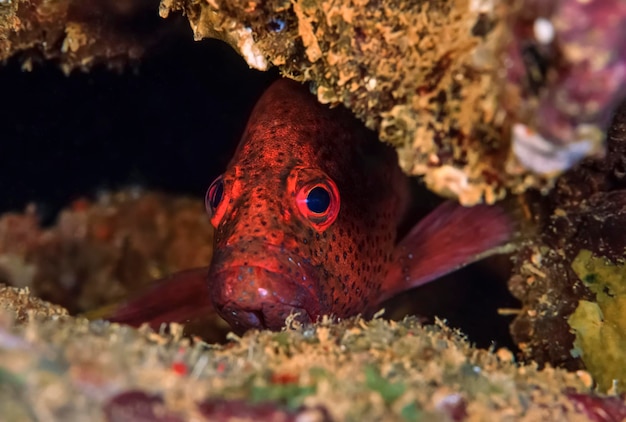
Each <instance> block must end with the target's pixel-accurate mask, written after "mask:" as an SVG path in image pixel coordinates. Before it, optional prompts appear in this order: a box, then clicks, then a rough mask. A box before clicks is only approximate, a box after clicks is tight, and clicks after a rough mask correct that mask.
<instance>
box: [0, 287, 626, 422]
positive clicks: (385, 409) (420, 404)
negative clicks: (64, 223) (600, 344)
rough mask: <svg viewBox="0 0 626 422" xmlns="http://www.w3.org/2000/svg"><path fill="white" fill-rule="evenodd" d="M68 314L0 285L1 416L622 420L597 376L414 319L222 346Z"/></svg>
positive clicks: (271, 335)
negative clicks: (523, 361) (597, 388)
mask: <svg viewBox="0 0 626 422" xmlns="http://www.w3.org/2000/svg"><path fill="white" fill-rule="evenodd" d="M181 333H182V330H181V328H180V326H176V325H173V326H170V327H169V328H168V329H165V330H163V332H161V333H155V332H152V331H151V330H145V329H140V330H135V329H132V328H130V327H125V326H119V325H117V324H108V323H103V322H101V321H100V322H98V321H95V322H91V323H90V322H88V321H87V320H85V319H82V318H73V317H69V316H67V314H66V311H65V310H64V309H62V308H60V307H58V306H54V305H50V304H48V303H46V302H43V301H40V300H38V299H35V298H33V297H32V296H29V294H28V292H27V291H24V290H19V289H14V288H2V289H0V362H1V363H0V380H2V382H1V383H0V397H4V398H5V399H4V400H0V414H2V415H3V416H4V417H6V418H7V420H13V421H31V420H85V419H89V420H94V421H98V420H106V421H123V420H144V421H183V420H195V421H203V420H212V421H214V420H224V421H225V420H238V421H248V420H249V421H252V420H265V421H296V420H297V421H301V420H311V421H335V420H336V421H339V420H345V421H350V420H355V421H356V420H359V421H369V420H371V421H374V420H398V421H427V420H428V421H451V420H452V421H462V420H505V419H506V420H509V419H515V420H564V419H567V420H571V421H577V420H580V421H585V420H596V421H601V420H602V421H609V420H620V419H621V418H622V417H624V416H625V415H626V413H625V409H626V407H625V405H624V403H623V402H622V400H621V399H620V398H619V397H617V396H601V395H596V394H594V393H592V392H591V391H590V387H591V385H592V384H591V377H590V376H589V374H588V373H586V372H585V371H578V372H577V373H570V372H566V371H565V370H562V369H552V368H547V369H544V370H541V371H539V370H537V368H536V366H534V365H531V366H518V365H517V364H516V363H515V362H514V359H513V355H512V354H511V353H510V352H509V351H507V350H505V349H501V350H498V351H496V352H493V351H486V350H477V349H475V348H473V347H471V346H470V345H469V344H468V342H467V341H466V340H465V339H464V338H463V337H462V336H461V335H460V334H459V333H458V332H455V331H453V330H451V329H450V328H447V327H446V326H445V325H444V324H442V323H439V324H437V325H435V326H426V327H424V326H421V325H420V324H418V323H417V322H416V321H415V320H414V319H406V320H404V321H401V322H385V321H383V320H380V319H374V320H372V321H369V322H366V321H363V320H360V319H351V320H348V321H344V322H341V323H339V324H337V323H332V322H331V321H322V322H321V323H319V324H317V325H315V326H307V327H298V326H291V327H290V328H287V329H286V330H284V331H282V332H269V331H260V332H259V331H250V332H248V333H247V334H246V335H245V336H243V337H237V336H230V337H229V341H228V342H227V343H226V344H223V345H209V344H207V343H204V342H202V341H200V340H198V339H190V338H182V337H181Z"/></svg>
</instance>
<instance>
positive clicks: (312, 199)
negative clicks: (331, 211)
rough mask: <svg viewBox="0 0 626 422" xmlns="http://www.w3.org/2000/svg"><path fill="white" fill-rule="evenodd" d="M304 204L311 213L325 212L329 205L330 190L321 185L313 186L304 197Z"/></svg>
mask: <svg viewBox="0 0 626 422" xmlns="http://www.w3.org/2000/svg"><path fill="white" fill-rule="evenodd" d="M306 205H307V207H308V208H309V211H311V212H312V213H315V214H322V213H324V212H326V210H327V209H328V207H330V192H328V190H327V189H326V188H324V187H323V186H315V187H314V188H313V189H311V190H310V191H309V194H308V195H307V197H306Z"/></svg>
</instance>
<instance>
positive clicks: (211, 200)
mask: <svg viewBox="0 0 626 422" xmlns="http://www.w3.org/2000/svg"><path fill="white" fill-rule="evenodd" d="M223 197H224V178H223V177H222V176H219V177H218V178H217V179H215V180H214V181H213V183H211V186H209V189H207V191H206V196H205V198H204V206H205V207H206V211H207V213H208V214H209V215H210V216H212V215H213V214H215V210H216V209H217V207H218V205H219V204H220V203H221V202H222V198H223Z"/></svg>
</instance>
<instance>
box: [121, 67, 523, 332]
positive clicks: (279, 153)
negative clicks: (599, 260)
mask: <svg viewBox="0 0 626 422" xmlns="http://www.w3.org/2000/svg"><path fill="white" fill-rule="evenodd" d="M397 160H398V158H397V155H396V152H395V151H394V150H393V148H391V147H389V146H387V145H385V144H383V143H381V142H379V141H378V140H377V139H376V136H375V135H374V133H373V132H371V131H369V130H367V129H365V128H364V127H363V126H362V124H360V122H358V121H357V120H356V119H354V117H352V116H351V115H350V113H349V112H348V111H347V110H345V109H343V108H340V107H338V108H334V109H331V108H328V107H327V106H324V105H322V104H319V103H318V102H317V100H316V99H315V98H314V96H312V95H311V94H310V93H309V92H308V90H307V89H306V88H305V87H304V86H302V85H300V84H298V83H296V82H293V81H289V80H287V79H281V80H278V81H276V82H275V83H274V84H273V85H272V86H270V88H269V89H268V90H267V91H266V92H265V93H264V94H263V96H262V97H261V99H260V100H259V101H258V103H257V105H256V107H255V108H254V110H253V112H252V115H251V117H250V120H249V122H248V125H247V127H246V130H245V132H244V135H243V137H242V139H241V142H240V144H239V146H238V148H237V151H236V152H235V155H234V157H233V159H232V160H231V162H230V164H229V165H228V167H227V169H226V171H225V172H224V174H223V175H221V176H220V177H218V178H217V179H216V180H215V181H214V182H213V184H212V185H211V186H210V188H209V190H208V192H207V198H206V203H207V210H208V212H209V214H210V217H211V223H212V224H213V226H214V227H215V249H214V255H213V258H212V262H211V265H210V267H209V270H207V271H204V270H194V271H191V272H189V271H188V272H186V273H183V275H182V276H180V277H177V276H176V275H174V276H171V277H169V278H168V279H166V280H165V281H163V282H161V283H157V284H156V286H155V287H153V288H152V290H151V291H150V292H147V293H145V294H143V295H140V296H138V297H137V298H135V299H133V300H131V301H130V302H128V303H127V304H126V305H124V306H122V307H121V308H119V309H118V310H117V311H116V312H115V313H114V314H113V315H112V316H111V317H110V319H112V320H115V321H120V322H130V323H135V324H137V323H139V322H143V321H151V322H153V323H154V322H161V321H164V318H163V316H164V315H167V318H168V319H169V320H181V319H187V318H189V317H190V315H191V314H193V313H194V312H191V313H190V312H189V311H190V309H189V304H190V303H193V304H195V306H196V308H195V309H196V310H197V312H196V314H200V313H201V312H207V311H208V310H209V309H211V308H213V309H214V310H216V311H217V312H218V313H219V314H220V315H221V316H222V317H223V318H224V319H225V320H226V321H227V322H229V323H230V324H231V326H232V327H233V328H234V329H236V330H238V331H243V330H245V329H248V328H269V329H280V328H281V327H282V326H283V325H284V322H285V319H286V318H287V316H289V315H290V314H297V317H296V318H297V319H298V320H300V321H302V322H312V321H315V320H317V319H318V318H319V317H320V316H321V315H327V314H328V315H334V316H336V317H340V318H344V317H349V316H352V315H356V314H359V313H361V314H368V313H371V312H373V311H375V310H376V309H377V307H379V306H380V303H381V302H382V301H383V300H385V299H388V298H390V297H392V296H393V295H395V294H397V293H400V292H402V291H404V290H407V289H409V288H412V287H415V286H418V285H420V284H423V283H425V282H427V281H430V280H432V279H434V278H436V277H438V276H441V275H443V274H445V273H447V272H450V271H453V270H455V269H457V268H459V267H460V266H463V265H466V264H468V263H470V262H472V261H474V260H476V259H477V258H478V257H480V256H482V255H485V254H486V253H488V252H489V251H491V250H494V248H497V247H499V246H501V245H502V244H503V243H505V242H506V241H507V240H509V239H510V237H511V235H512V233H513V231H514V224H513V223H512V221H511V219H510V217H509V216H508V215H507V214H506V213H505V212H504V211H503V210H502V209H500V208H498V207H489V206H477V207H473V208H465V207H462V206H460V205H458V204H456V203H453V202H447V203H444V204H443V205H442V206H440V207H439V208H437V209H436V210H435V211H433V212H432V214H430V215H429V216H427V217H426V218H425V219H424V220H422V222H421V223H419V224H418V225H417V226H416V227H415V228H414V229H413V230H412V231H411V232H410V233H409V234H408V235H407V236H406V237H405V238H404V239H403V240H401V241H400V242H398V239H397V238H396V236H397V230H398V226H399V224H400V223H401V221H402V219H403V217H404V215H405V213H406V210H407V205H408V203H409V189H408V178H407V177H406V176H405V175H404V174H403V173H402V171H401V170H400V168H399V167H398V164H397ZM174 293H175V294H174ZM185 298H186V299H185ZM199 298H200V299H199ZM177 309H180V310H181V311H180V313H178V314H177V311H176V310H177ZM183 309H184V310H185V311H183Z"/></svg>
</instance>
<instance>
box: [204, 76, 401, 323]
mask: <svg viewBox="0 0 626 422" xmlns="http://www.w3.org/2000/svg"><path fill="white" fill-rule="evenodd" d="M344 112H345V110H343V111H337V110H331V109H329V108H327V107H325V106H323V105H320V104H319V103H317V101H316V100H315V98H314V97H312V96H311V95H310V93H308V92H306V90H303V89H302V87H301V86H299V85H298V84H297V83H294V82H287V81H279V82H278V83H277V84H275V85H274V86H273V87H271V88H270V89H269V90H268V91H267V92H266V94H264V96H263V97H262V98H261V100H260V101H259V103H258V104H257V106H256V108H255V110H254V112H253V114H252V116H251V119H250V121H249V123H248V126H247V129H246V131H245V133H244V136H243V138H242V141H241V143H240V144H239V147H238V149H237V152H236V153H235V156H234V158H233V160H232V161H231V163H230V164H229V166H228V168H227V170H226V172H225V173H224V174H223V175H222V176H220V177H218V178H217V179H216V180H215V181H214V182H213V184H212V185H211V186H210V188H209V189H208V191H207V198H206V203H207V210H208V212H209V214H210V216H211V222H212V224H213V226H214V227H215V230H216V231H215V242H216V243H215V250H214V254H213V258H212V262H211V268H210V273H209V293H210V295H211V297H212V300H213V303H214V306H215V308H216V310H217V312H218V313H219V314H220V315H221V316H222V317H223V318H224V319H225V320H226V321H227V322H229V323H230V324H231V326H233V327H234V328H235V329H239V330H241V331H243V330H245V329H249V328H269V329H274V330H278V329H280V328H282V327H283V326H284V323H285V319H286V318H287V317H288V316H289V315H290V314H295V317H294V318H295V319H296V320H298V321H300V322H303V323H307V322H314V321H316V320H317V319H318V318H319V317H320V316H321V315H326V314H333V315H336V316H339V317H344V316H348V315H353V314H355V313H358V312H361V311H363V310H364V306H365V304H366V303H367V302H368V301H369V300H370V299H371V296H373V295H375V294H376V293H377V292H378V290H379V285H378V284H377V283H376V276H377V275H379V277H378V279H379V280H382V278H383V277H382V273H383V271H384V262H387V261H390V259H391V258H390V255H391V252H392V249H393V244H394V241H395V229H396V224H395V222H394V221H390V220H393V215H394V214H395V213H396V208H398V206H399V205H398V202H399V200H398V198H396V196H397V195H396V194H395V193H394V189H393V188H392V187H391V186H393V183H392V182H391V181H390V180H389V179H390V178H391V177H393V176H391V175H396V176H397V175H398V174H400V170H399V169H398V166H397V156H396V154H395V151H393V149H391V148H390V147H387V146H384V145H382V144H381V143H380V142H378V141H377V140H376V139H375V138H373V139H372V137H371V133H369V131H365V130H364V129H363V128H361V125H355V124H354V122H353V120H354V119H353V118H351V116H349V115H348V116H346V115H344V114H343V113H344ZM337 113H340V115H339V117H338V116H337ZM346 121H347V122H348V123H345V122H346ZM366 132H367V133H366ZM364 143H365V144H367V146H365V145H364ZM372 149H373V150H372ZM360 155H367V157H360ZM368 157H369V158H368ZM368 160H369V161H368ZM368 163H369V164H368ZM386 170H390V171H386ZM386 183H389V186H386V185H385V184H386ZM383 261H384V262H383Z"/></svg>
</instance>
